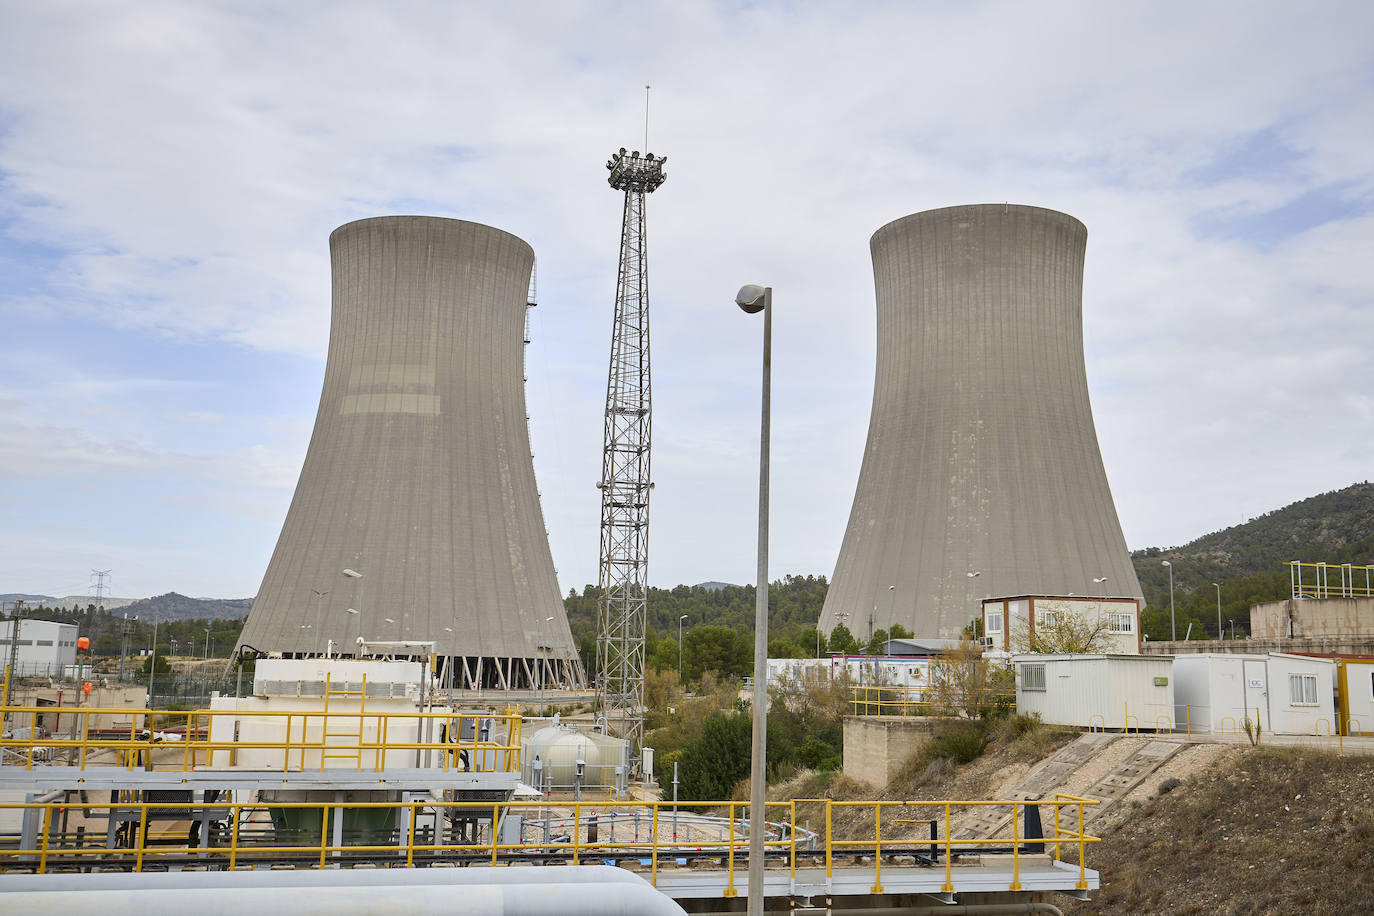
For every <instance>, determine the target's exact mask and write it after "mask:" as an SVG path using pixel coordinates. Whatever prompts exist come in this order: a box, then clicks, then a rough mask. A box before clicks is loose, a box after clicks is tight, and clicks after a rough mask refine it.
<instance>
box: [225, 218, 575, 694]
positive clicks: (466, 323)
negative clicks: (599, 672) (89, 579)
mask: <svg viewBox="0 0 1374 916" xmlns="http://www.w3.org/2000/svg"><path fill="white" fill-rule="evenodd" d="M329 249H330V254H331V256H332V260H333V320H332V324H331V327H330V334H329V356H328V359H327V362H326V364H325V372H324V391H323V394H322V395H321V396H320V408H319V414H318V416H317V417H316V419H315V431H314V434H313V435H312V436H311V439H310V448H309V451H308V452H307V453H306V456H305V465H304V467H303V468H302V470H301V477H300V482H299V483H298V484H297V486H296V492H295V496H294V497H293V499H292V500H291V508H290V510H289V511H288V512H287V516H286V523H285V524H284V525H283V526H282V532H281V537H280V539H279V540H278V541H277V548H276V551H275V552H274V553H273V554H272V560H271V562H270V563H269V564H268V567H267V573H266V575H265V576H264V577H263V581H262V588H261V589H260V590H259V591H258V596H257V600H256V601H254V603H253V609H252V612H251V613H250V614H249V616H248V622H247V624H246V626H245V627H244V630H243V635H242V637H241V639H240V645H241V646H249V647H252V648H254V649H257V650H258V651H262V652H281V653H283V654H286V655H288V656H298V655H316V654H323V653H324V652H326V651H329V650H330V649H331V648H332V650H333V651H334V652H336V653H339V652H342V653H343V654H353V652H354V651H355V649H356V645H357V638H358V637H359V636H362V637H364V638H366V639H368V640H394V641H407V640H409V641H418V640H433V641H434V643H435V650H434V651H435V653H436V654H437V655H438V656H439V657H440V658H439V668H438V673H439V675H440V677H441V678H443V679H444V681H445V682H448V681H449V680H450V679H451V682H452V683H453V685H454V686H456V687H529V686H542V685H545V684H555V683H556V684H579V683H581V682H582V681H583V675H582V669H581V665H580V663H579V661H578V658H577V652H576V648H575V646H574V643H573V638H572V634H571V632H570V631H569V629H568V621H567V618H566V616H565V615H564V612H563V603H562V600H561V595H560V593H559V589H558V582H557V579H556V578H555V575H554V568H553V558H552V556H551V554H550V553H549V544H548V536H547V532H546V531H545V528H544V519H543V513H542V511H541V509H540V505H539V494H538V491H537V490H536V489H535V480H534V465H533V462H532V461H531V459H530V444H529V431H528V428H527V425H526V415H525V394H524V379H523V352H522V348H523V346H524V330H525V310H526V307H527V306H526V298H527V292H528V290H529V283H530V272H531V270H532V269H533V265H534V251H533V250H532V249H531V248H530V246H529V245H527V244H526V243H525V242H523V241H521V240H520V239H518V238H516V237H515V236H513V235H510V234H509V233H506V232H502V231H500V230H499V229H493V228H491V227H489V226H482V225H478V224H477V223H469V222H463V221H461V220H452V219H436V218H432V217H421V216H390V217H381V218H378V219H365V220H359V221H357V222H353V223H348V224H347V225H344V226H341V227H340V228H338V229H336V230H335V231H334V233H333V234H332V235H331V236H330V237H329ZM344 570H348V571H349V572H348V574H345V573H344ZM359 574H360V575H359ZM350 608H351V609H353V611H355V612H356V613H350V611H349V609H350Z"/></svg>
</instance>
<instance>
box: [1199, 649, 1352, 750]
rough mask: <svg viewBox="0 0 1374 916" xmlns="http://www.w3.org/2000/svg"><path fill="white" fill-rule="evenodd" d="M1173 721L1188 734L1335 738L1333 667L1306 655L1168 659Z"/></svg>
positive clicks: (1213, 655) (1209, 655)
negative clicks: (1248, 725)
mask: <svg viewBox="0 0 1374 916" xmlns="http://www.w3.org/2000/svg"><path fill="white" fill-rule="evenodd" d="M1174 672H1175V677H1176V678H1177V680H1178V684H1177V689H1176V690H1175V691H1174V695H1175V697H1176V703H1177V709H1176V711H1175V717H1176V718H1177V719H1178V722H1179V724H1180V726H1182V727H1186V728H1187V729H1188V730H1189V731H1193V732H1203V733H1208V732H1211V733H1217V734H1224V733H1227V732H1235V733H1240V732H1243V731H1244V728H1245V726H1244V723H1245V720H1246V719H1247V718H1248V719H1250V720H1251V721H1252V722H1258V723H1259V726H1260V729H1261V730H1262V731H1264V732H1269V733H1271V734H1276V735H1313V734H1335V728H1336V709H1335V675H1336V664H1335V662H1333V661H1332V660H1331V659H1329V658H1315V657H1313V656H1310V655H1289V654H1287V653H1284V652H1269V653H1267V654H1263V655H1261V654H1244V653H1220V652H1217V653H1209V652H1202V653H1198V654H1196V655H1192V654H1189V655H1180V656H1177V657H1176V658H1175V659H1174Z"/></svg>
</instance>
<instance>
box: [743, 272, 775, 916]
mask: <svg viewBox="0 0 1374 916" xmlns="http://www.w3.org/2000/svg"><path fill="white" fill-rule="evenodd" d="M772 363H773V288H772V287H771V286H770V287H765V288H764V291H763V417H762V421H761V423H760V433H759V568H758V580H757V582H758V584H757V586H756V587H755V598H756V600H755V604H754V742H753V751H752V753H751V755H750V761H749V913H750V916H763V840H764V829H765V828H764V802H765V798H766V794H767V793H766V789H767V782H766V779H765V776H766V764H767V760H768V753H767V752H768V710H767V704H768V453H769V446H768V431H769V430H768V423H769V410H770V390H769V388H770V382H771V375H772Z"/></svg>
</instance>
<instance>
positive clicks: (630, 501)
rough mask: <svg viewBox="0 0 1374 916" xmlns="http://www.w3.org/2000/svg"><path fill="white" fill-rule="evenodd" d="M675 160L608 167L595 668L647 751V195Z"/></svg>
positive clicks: (635, 160)
mask: <svg viewBox="0 0 1374 916" xmlns="http://www.w3.org/2000/svg"><path fill="white" fill-rule="evenodd" d="M665 161H667V157H666V156H658V157H655V156H654V155H653V153H645V154H644V155H643V156H641V155H640V154H639V151H638V150H636V151H635V152H632V153H627V152H625V150H624V149H621V150H620V152H618V153H616V154H615V155H614V156H612V157H611V158H610V160H609V161H608V162H607V163H606V168H607V169H609V170H610V172H611V174H610V177H609V179H608V180H609V182H610V185H611V187H613V188H615V189H616V190H618V191H624V192H625V209H624V218H623V220H622V222H621V228H620V270H619V275H618V278H617V280H616V291H615V323H614V326H613V329H612V332H611V365H610V371H609V374H608V379H607V383H606V426H605V446H604V449H603V451H602V458H601V480H600V481H598V482H597V487H599V488H600V490H601V558H600V572H599V577H598V584H599V586H600V589H599V591H600V597H599V599H598V603H597V618H598V620H597V641H596V661H597V672H598V677H599V678H600V681H599V690H598V698H599V706H600V714H601V715H602V716H603V717H604V718H605V719H606V724H607V727H608V728H609V729H610V731H611V733H612V734H614V735H617V736H618V737H621V738H626V739H628V740H629V742H630V754H631V756H632V757H633V758H634V759H636V760H638V759H639V755H640V748H641V747H642V746H643V743H644V631H645V628H646V626H647V622H648V604H647V601H648V594H647V592H648V569H649V491H650V490H651V489H652V488H653V483H652V482H651V480H650V477H649V444H650V432H651V426H652V424H651V420H652V415H653V412H652V398H651V396H650V386H649V262H648V257H647V242H646V236H645V234H644V197H645V195H646V194H649V193H652V192H653V191H654V189H655V188H657V187H658V186H659V185H661V184H663V181H664V179H665V178H666V177H667V176H666V175H665V174H664V172H663V163H664V162H665Z"/></svg>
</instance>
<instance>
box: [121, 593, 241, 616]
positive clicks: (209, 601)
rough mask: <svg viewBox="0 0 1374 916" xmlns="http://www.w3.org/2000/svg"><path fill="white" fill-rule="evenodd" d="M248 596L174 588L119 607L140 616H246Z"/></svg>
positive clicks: (132, 614)
mask: <svg viewBox="0 0 1374 916" xmlns="http://www.w3.org/2000/svg"><path fill="white" fill-rule="evenodd" d="M252 607H253V599H252V598H188V597H187V596H186V595H181V594H178V593H176V592H168V593H167V594H165V595H156V596H154V597H152V598H143V599H140V600H138V601H134V602H132V603H130V604H129V605H128V606H127V607H122V608H120V614H121V615H122V614H124V613H128V615H129V616H130V617H133V616H134V615H138V618H139V619H140V620H156V621H158V622H163V621H167V620H197V619H204V620H237V619H239V618H242V617H247V616H248V611H249V610H250V609H251V608H252Z"/></svg>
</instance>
